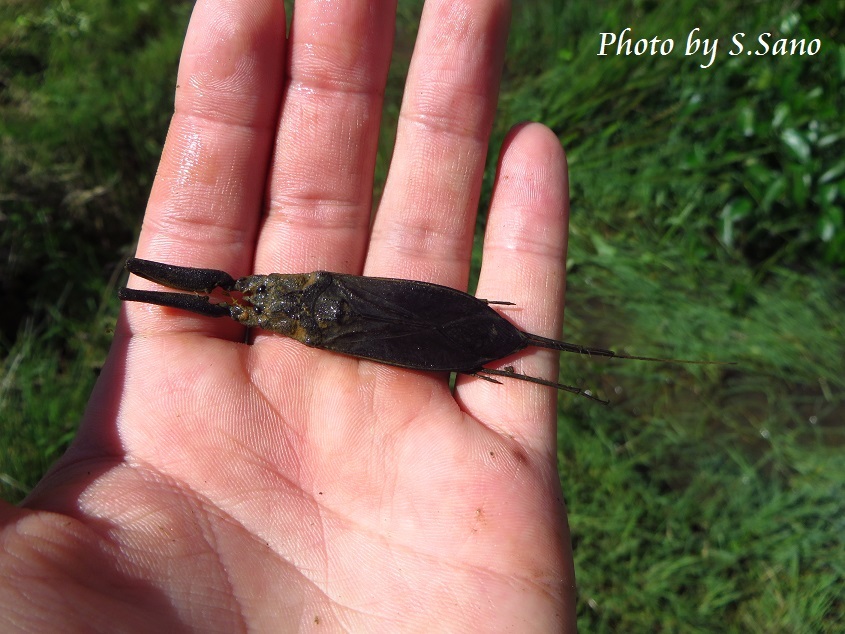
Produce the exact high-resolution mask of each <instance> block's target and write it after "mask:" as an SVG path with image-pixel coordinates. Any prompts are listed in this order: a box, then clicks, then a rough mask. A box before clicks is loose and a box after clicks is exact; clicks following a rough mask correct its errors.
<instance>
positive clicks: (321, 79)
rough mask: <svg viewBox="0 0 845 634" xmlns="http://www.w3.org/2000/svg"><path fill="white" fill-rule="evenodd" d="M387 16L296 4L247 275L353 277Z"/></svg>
mask: <svg viewBox="0 0 845 634" xmlns="http://www.w3.org/2000/svg"><path fill="white" fill-rule="evenodd" d="M395 10H396V7H395V2H394V0H378V1H377V2H370V1H368V0H339V1H338V2H331V3H326V2H319V1H315V0H310V1H302V2H297V4H296V13H295V17H294V20H293V25H292V32H291V36H290V46H289V53H290V65H289V68H290V70H289V75H290V76H289V78H288V85H287V88H286V90H285V94H284V106H283V109H282V115H281V119H280V121H279V128H278V138H277V142H276V149H275V153H274V159H273V167H272V174H271V179H270V185H269V190H268V192H269V193H268V209H267V217H266V219H265V221H264V225H263V227H262V229H261V234H260V237H259V242H258V251H257V254H256V270H258V271H261V272H270V271H285V272H306V271H312V270H315V269H329V270H334V271H344V272H354V273H359V272H360V271H361V267H362V263H363V257H364V250H365V248H366V243H367V236H368V232H369V223H370V213H371V207H372V186H373V170H374V166H375V157H376V149H377V143H378V130H379V123H380V119H381V106H382V100H383V95H384V87H385V83H386V81H387V70H388V67H389V65H390V53H391V49H392V46H393V27H394V15H395Z"/></svg>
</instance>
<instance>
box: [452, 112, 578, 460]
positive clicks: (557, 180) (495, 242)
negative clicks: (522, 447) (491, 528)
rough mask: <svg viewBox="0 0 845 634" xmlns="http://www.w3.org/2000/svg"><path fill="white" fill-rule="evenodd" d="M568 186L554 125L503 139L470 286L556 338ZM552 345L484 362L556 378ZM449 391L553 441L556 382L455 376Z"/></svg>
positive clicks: (488, 417)
mask: <svg viewBox="0 0 845 634" xmlns="http://www.w3.org/2000/svg"><path fill="white" fill-rule="evenodd" d="M568 216H569V193H568V181H567V171H566V157H565V156H564V153H563V149H562V148H561V146H560V142H559V141H558V139H557V137H555V135H554V133H552V132H551V130H549V129H548V128H546V127H544V126H541V125H539V124H526V125H523V126H520V127H518V128H516V129H515V130H513V131H511V133H510V135H509V136H508V138H507V139H506V140H505V144H504V146H503V150H502V155H501V158H500V162H499V169H498V173H497V176H496V184H495V186H494V191H493V199H492V201H491V205H490V215H489V217H488V219H487V231H486V233H485V236H484V259H483V263H482V266H481V276H480V278H479V282H478V290H477V291H476V294H477V295H478V296H479V297H483V298H486V299H491V300H504V301H509V302H514V304H515V306H513V307H503V308H502V309H501V311H500V312H502V314H504V315H505V316H506V318H507V319H509V320H510V321H512V322H513V323H514V324H516V325H517V326H518V327H519V328H521V329H522V330H525V331H527V332H532V333H536V334H539V335H543V336H546V337H554V338H559V337H560V332H561V325H562V323H563V298H564V289H565V283H566V273H565V271H566V269H565V258H566V242H567V222H568ZM558 356H559V355H558V353H557V352H554V351H551V350H537V349H534V348H529V349H528V350H527V351H526V352H525V353H522V354H521V355H519V358H517V359H505V360H503V361H502V362H500V363H491V364H488V365H490V366H491V367H501V366H504V365H507V364H512V365H514V366H515V370H516V372H518V373H520V374H528V375H531V376H537V377H541V378H543V379H548V380H556V379H557V371H558ZM457 395H458V397H459V399H460V400H461V401H462V403H463V405H464V407H466V409H467V411H468V412H469V413H471V414H472V415H474V416H475V417H477V418H478V419H479V420H482V421H485V422H489V424H491V425H494V426H496V427H497V428H498V429H499V430H500V431H501V432H502V433H504V434H509V435H512V436H513V437H515V438H518V439H520V440H523V441H524V442H525V443H527V444H529V445H532V446H534V447H535V448H537V449H538V450H545V451H549V450H551V451H553V450H554V446H555V441H556V440H555V436H556V434H555V424H556V417H555V412H556V407H555V405H556V403H557V396H558V395H557V392H556V390H554V389H552V388H549V387H545V386H542V385H535V384H532V383H526V382H524V381H517V380H513V379H507V378H505V379H502V384H501V385H497V384H494V383H489V382H487V381H480V380H477V379H471V378H463V379H461V380H460V381H459V383H458V390H457Z"/></svg>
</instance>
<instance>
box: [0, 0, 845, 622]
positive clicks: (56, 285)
mask: <svg viewBox="0 0 845 634" xmlns="http://www.w3.org/2000/svg"><path fill="white" fill-rule="evenodd" d="M420 4H421V3H420V2H419V1H418V0H414V1H410V0H403V2H402V3H401V6H400V7H399V24H398V26H397V41H396V46H395V53H396V54H395V60H394V63H393V66H392V68H391V79H390V83H389V86H388V90H387V104H386V108H385V115H384V120H385V127H386V130H385V133H384V135H383V138H382V140H381V148H382V150H383V151H382V154H381V157H380V159H379V163H378V175H377V176H378V183H379V184H378V185H377V187H380V184H381V183H383V180H384V175H385V172H386V168H387V165H388V161H389V158H390V148H391V145H392V141H393V130H392V126H393V125H394V124H395V121H396V118H397V114H398V107H399V99H400V97H401V91H402V86H403V79H404V73H405V71H406V69H407V63H408V59H409V56H410V53H411V50H412V47H413V39H414V36H415V32H416V20H417V18H418V15H419V11H420ZM516 4H517V6H515V7H514V23H513V29H512V32H511V38H510V41H509V51H508V57H507V61H506V69H505V79H504V82H503V85H502V94H501V101H500V113H499V117H498V119H497V123H496V128H495V131H494V139H493V143H492V144H491V165H492V164H494V159H495V155H496V153H497V152H498V147H499V143H500V142H501V139H502V138H503V136H504V134H505V132H506V131H507V129H508V128H509V127H510V126H511V125H513V124H514V123H517V122H519V121H523V120H526V119H533V120H537V121H542V122H544V123H546V124H548V125H550V126H551V127H552V128H553V129H554V130H555V131H556V132H557V133H558V134H559V136H560V138H561V140H562V141H563V143H564V145H565V147H566V149H567V152H568V157H569V161H570V170H571V188H572V229H571V240H570V253H569V258H568V262H567V269H568V274H569V277H568V294H567V300H568V301H567V304H568V309H567V320H566V333H565V334H566V338H567V339H568V340H570V341H577V342H580V343H585V344H589V345H596V346H602V347H611V348H615V349H619V350H624V351H625V352H628V353H629V354H644V355H667V356H676V357H683V358H693V359H696V358H701V359H730V360H736V361H738V362H739V365H738V366H735V367H730V368H725V367H718V366H705V367H699V366H688V367H687V366H684V367H679V366H669V365H663V364H649V365H647V366H645V365H643V364H639V363H634V362H630V363H628V362H623V361H615V362H614V361H608V362H600V361H595V360H585V359H580V358H564V359H563V369H562V373H561V376H562V380H564V381H565V382H567V383H569V384H572V385H580V386H589V387H593V388H596V390H597V391H598V392H600V393H601V394H603V395H605V396H607V397H608V398H610V399H611V400H612V401H613V405H612V406H610V407H601V406H597V405H596V404H595V403H591V402H588V401H586V400H585V399H576V398H572V397H570V396H568V395H563V396H562V397H561V399H560V440H559V459H560V471H561V479H562V482H563V486H564V491H565V494H566V498H567V503H568V506H569V510H570V523H571V526H572V533H573V540H574V549H575V559H576V569H577V576H578V585H579V602H578V617H579V625H580V627H581V629H582V630H583V631H589V632H618V631H625V632H655V631H672V632H712V631H728V632H730V631H742V632H839V631H843V630H845V606H843V593H842V588H843V587H845V543H843V542H845V466H843V463H844V462H845V461H843V459H842V455H843V440H845V434H843V429H845V428H843V413H845V407H844V405H845V378H843V377H845V334H843V325H842V323H843V317H842V316H843V314H845V214H844V213H843V208H845V203H843V200H844V199H845V182H843V175H845V152H843V149H844V148H843V146H845V138H843V137H845V129H843V115H842V113H843V112H845V88H844V87H843V86H845V45H844V44H843V41H845V38H843V22H845V2H843V0H821V1H818V2H799V1H795V0H793V1H789V2H787V1H780V2H777V1H776V2H766V3H756V4H749V3H739V2H730V1H728V0H718V1H716V2H712V3H708V6H702V5H701V4H700V3H698V2H692V1H691V0H680V1H679V2H676V3H657V2H647V1H634V0H629V1H625V2H612V3H611V2H596V1H595V0H591V1H587V0H573V1H572V2H568V3H564V2H562V1H561V0H545V1H542V0H522V2H520V3H516ZM191 6H192V3H190V2H174V1H173V0H167V1H165V0H145V1H144V2H138V3H115V2H107V1H105V0H75V1H74V2H70V1H47V0H27V1H25V2H24V1H21V0H10V1H8V2H6V3H3V4H2V5H0V267H2V269H0V293H1V294H2V303H3V311H2V313H0V351H2V352H0V354H2V359H1V360H0V363H2V374H1V375H0V489H2V495H3V497H4V498H5V499H8V500H11V501H18V500H20V499H21V498H22V497H23V496H24V495H25V494H26V492H27V491H28V490H29V488H30V487H31V486H32V485H33V484H35V482H36V481H37V480H38V479H39V477H40V476H41V474H42V473H43V471H44V470H45V469H46V468H47V467H48V466H49V465H50V463H51V462H52V461H53V460H55V458H56V457H57V456H58V455H59V454H60V453H61V452H62V451H63V450H64V448H65V447H66V445H67V443H68V442H69V440H70V438H72V436H73V434H74V431H75V428H76V425H77V421H78V420H79V418H80V416H81V414H82V411H83V408H84V406H85V402H86V400H87V398H88V394H89V393H90V390H91V387H92V385H93V383H94V381H95V379H96V374H97V372H98V369H99V367H100V365H101V364H102V361H103V359H104V357H105V354H106V351H107V348H108V345H109V340H110V337H111V330H112V328H113V325H114V321H115V318H116V314H117V310H118V305H117V299H116V295H115V289H116V286H117V285H118V283H119V282H120V277H121V266H122V263H123V260H124V259H125V258H126V257H127V256H128V255H130V254H131V253H132V252H133V251H134V239H135V236H136V233H137V230H138V228H139V227H140V219H141V214H142V213H143V210H144V207H145V204H146V197H147V195H148V192H149V188H150V185H151V182H152V178H153V176H154V174H155V169H156V165H157V161H158V158H159V154H160V152H161V145H162V142H163V140H164V136H165V131H166V127H167V124H168V120H169V117H170V113H171V111H172V106H173V86H174V83H175V81H174V80H175V71H176V65H177V61H178V55H179V50H180V47H181V43H182V38H183V36H184V30H185V27H186V24H187V20H188V17H189V13H190V9H191ZM626 27H632V29H633V32H632V37H633V39H634V40H636V39H639V38H645V39H651V38H652V37H655V36H657V37H660V38H662V39H666V38H670V37H671V38H673V39H674V40H675V50H674V51H673V52H672V53H671V54H670V55H668V56H666V57H663V56H641V57H633V56H632V57H624V56H607V57H599V56H597V52H598V45H599V33H601V32H614V33H620V32H621V31H622V30H623V29H624V28H626ZM695 27H699V28H700V29H701V30H700V32H699V37H709V38H714V37H718V38H719V40H720V49H719V51H718V54H717V57H716V60H715V63H714V64H713V65H712V66H711V67H710V68H708V69H701V68H700V67H699V64H701V63H703V58H701V57H693V58H687V57H684V55H683V48H684V44H685V40H686V35H687V33H688V32H689V31H690V30H691V29H693V28H695ZM737 32H745V33H746V34H747V37H746V40H745V42H746V44H747V45H754V40H755V38H756V36H757V34H759V33H763V32H771V33H773V36H772V38H771V40H770V43H774V41H775V40H776V39H778V38H780V37H785V38H790V39H792V38H795V39H801V38H804V39H806V40H807V41H809V40H811V39H813V38H819V39H820V40H821V43H822V46H821V51H820V52H819V53H818V54H817V55H815V56H803V57H802V56H773V55H768V56H750V57H749V56H746V55H740V56H736V57H730V56H728V55H727V51H728V48H729V44H730V37H731V35H733V34H734V33H737ZM492 179H493V174H492V171H491V170H488V173H487V176H486V182H485V188H484V194H483V196H484V200H483V201H482V207H486V204H487V201H489V195H490V185H491V184H492ZM483 223H484V217H483V214H482V216H481V218H480V219H479V225H480V226H479V228H480V229H481V228H482V227H483ZM479 244H480V243H479ZM476 258H477V262H478V261H480V250H479V249H477V250H476ZM477 262H476V264H477Z"/></svg>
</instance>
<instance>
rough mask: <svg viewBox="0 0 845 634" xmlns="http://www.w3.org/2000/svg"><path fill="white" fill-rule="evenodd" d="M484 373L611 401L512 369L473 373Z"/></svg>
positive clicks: (482, 369) (486, 369) (605, 402)
mask: <svg viewBox="0 0 845 634" xmlns="http://www.w3.org/2000/svg"><path fill="white" fill-rule="evenodd" d="M508 367H509V368H510V366H508ZM482 373H484V374H492V375H494V376H504V377H509V378H511V379H519V380H520V381H528V382H530V383H537V384H538V385H546V386H548V387H553V388H555V389H557V390H563V391H564V392H569V393H571V394H578V395H579V396H583V397H584V398H588V399H590V400H591V401H597V402H599V403H603V404H604V405H607V404H608V402H609V401H606V400H604V399H602V398H599V397H597V396H593V395H592V394H590V393H589V392H587V391H586V390H582V389H581V388H579V387H572V386H571V385H564V384H563V383H556V382H554V381H546V380H545V379H540V378H537V377H536V376H528V375H527V374H518V373H516V372H514V371H513V370H512V369H506V370H494V369H492V368H479V369H478V370H476V371H475V372H473V373H472V374H473V375H475V376H478V377H480V378H482V379H483V378H485V377H484V376H481V375H482ZM488 380H489V379H488Z"/></svg>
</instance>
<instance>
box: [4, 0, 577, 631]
mask: <svg viewBox="0 0 845 634" xmlns="http://www.w3.org/2000/svg"><path fill="white" fill-rule="evenodd" d="M283 11H284V9H283V5H282V3H281V2H278V1H277V0H241V1H238V2H234V1H231V0H230V1H228V2H226V1H224V0H200V2H198V4H197V7H196V8H195V12H194V15H193V17H192V20H191V26H190V28H189V31H188V34H187V37H186V41H185V47H184V50H183V55H182V63H181V66H180V71H179V80H178V88H177V97H176V113H175V115H174V117H173V121H172V124H171V128H170V132H169V134H168V138H167V143H166V146H165V150H164V154H163V157H162V161H161V166H160V168H159V172H158V175H157V177H156V182H155V185H154V187H153V191H152V194H151V197H150V203H149V206H148V209H147V213H146V217H145V221H144V227H143V230H142V233H141V237H140V242H139V246H138V253H137V254H138V257H142V258H147V259H152V260H157V261H161V262H168V263H171V264H178V265H184V266H194V267H205V268H215V269H223V270H225V271H227V272H228V273H231V274H232V275H234V276H235V277H238V276H241V275H247V274H251V273H269V272H307V271H311V270H316V269H325V270H333V271H341V272H347V273H356V274H366V275H376V276H387V277H401V278H409V279H420V280H427V281H433V282H437V283H440V284H446V285H450V286H454V287H456V288H461V289H464V288H466V285H467V278H468V274H469V262H470V253H471V247H472V235H473V230H474V226H475V212H476V209H477V204H478V197H479V191H480V187H481V177H482V172H483V168H484V161H485V158H486V152H487V144H488V138H489V132H490V127H491V122H492V117H493V113H494V110H495V100H496V93H497V89H498V81H499V76H500V73H501V66H502V58H503V55H504V49H505V41H506V33H507V23H508V11H509V8H508V6H507V3H505V2H504V1H500V2H490V1H489V0H465V1H464V2H452V1H447V0H431V1H430V2H429V3H428V5H427V6H426V9H425V11H424V15H423V18H422V22H421V26H420V31H419V37H418V41H417V45H416V48H415V51H414V56H413V61H412V65H411V69H410V73H409V78H408V83H407V87H406V91H405V98H404V102H403V105H402V111H401V117H400V123H399V129H398V134H397V139H396V147H395V152H394V156H393V160H392V163H391V168H390V174H389V177H388V180H387V183H386V184H385V188H384V194H383V196H382V199H381V202H380V204H379V208H378V213H377V215H376V217H375V220H374V223H373V225H372V227H370V210H371V198H372V174H373V166H374V162H375V153H376V142H377V136H378V128H379V123H380V112H381V105H382V94H383V90H384V85H385V79H386V75H387V68H388V63H389V57H390V53H391V47H392V33H393V21H394V17H393V16H394V12H395V7H394V4H393V3H391V2H388V1H385V0H380V1H378V2H376V1H372V2H367V1H363V0H343V1H339V2H335V3H325V2H316V1H314V0H303V1H302V2H299V3H298V4H297V7H296V18H295V21H294V26H293V31H292V33H291V36H290V38H289V39H288V40H287V41H285V38H284V36H283V34H284V29H285V18H284V13H283ZM567 207H568V201H567V185H566V167H565V160H564V156H563V152H562V150H561V149H560V146H559V143H558V141H557V139H556V138H555V137H554V135H553V134H552V133H551V132H550V131H548V130H547V129H546V128H543V127H542V126H539V125H536V124H531V125H526V126H521V127H519V128H517V129H516V130H514V131H513V132H512V133H511V134H510V135H509V137H508V139H507V140H506V142H505V146H504V148H503V151H502V158H501V161H500V166H499V172H498V175H497V180H496V185H495V189H494V195H493V201H492V204H491V208H490V212H489V218H488V222H487V233H486V235H485V240H484V263H483V267H482V270H481V277H480V281H479V286H478V291H477V293H478V295H479V296H480V297H485V298H489V299H497V300H508V301H512V302H515V303H516V304H517V306H518V307H520V310H512V311H508V318H510V319H512V320H513V321H514V322H515V323H517V325H518V326H520V328H522V329H524V330H527V331H529V332H535V333H538V334H541V335H546V336H550V337H554V336H557V335H558V334H559V331H560V328H561V319H562V314H563V289H564V270H563V261H564V252H565V247H566V221H567ZM130 284H132V285H133V286H136V287H140V286H141V285H146V284H148V283H147V282H143V281H139V280H136V279H134V278H133V280H132V281H131V282H130ZM144 287H145V288H146V287H149V288H154V286H153V285H149V286H144ZM243 339H244V332H243V329H242V328H240V327H239V326H238V325H237V324H236V323H235V322H231V321H229V320H214V319H208V318H204V317H200V316H196V315H192V314H189V313H185V312H181V311H175V310H169V309H162V308H160V307H156V306H149V305H141V304H132V305H127V306H125V307H124V308H123V313H122V315H121V319H120V321H119V323H118V326H117V329H116V332H115V340H114V344H113V346H112V350H111V352H110V355H109V359H108V361H107V363H106V365H105V367H104V368H103V371H102V374H101V377H100V380H99V382H98V384H97V387H96V389H95V392H94V394H93V396H92V399H91V402H90V404H89V407H88V411H87V412H86V416H85V419H84V421H83V424H82V427H81V429H80V432H79V435H78V437H77V439H76V441H75V442H74V444H73V446H72V447H71V449H70V450H69V451H68V453H67V454H66V455H65V456H64V457H63V458H62V460H61V461H60V462H59V464H58V465H57V466H56V467H55V468H54V469H53V470H52V471H51V472H50V474H48V476H47V477H46V478H45V479H44V480H43V481H42V482H41V484H39V486H38V487H37V488H36V490H35V491H34V492H33V493H32V495H31V496H30V497H29V498H28V499H27V501H26V502H25V504H24V506H23V508H20V509H17V508H14V507H9V506H4V507H3V509H2V510H3V522H4V528H5V530H4V537H3V548H2V550H0V561H2V567H3V573H4V574H3V581H2V592H0V605H2V608H3V609H2V610H0V613H2V614H3V616H2V617H0V620H6V621H7V622H8V623H9V624H10V625H15V626H17V627H29V628H32V629H37V628H41V629H56V628H58V629H61V630H63V631H71V630H74V629H80V630H102V629H110V628H111V627H112V626H113V625H114V624H115V623H120V624H121V626H122V628H123V629H126V630H133V629H143V630H153V629H156V630H158V631H173V630H175V629H182V628H184V629H197V630H201V631H215V630H219V631H225V632H232V631H240V630H252V631H288V630H295V629H307V628H309V627H311V626H316V625H319V626H320V627H321V628H327V630H326V631H329V630H345V631H350V630H351V631H461V630H473V631H497V630H508V631H530V630H537V631H557V630H560V629H565V628H569V629H573V630H574V607H573V606H574V577H573V572H572V563H571V552H570V547H569V535H568V529H567V526H566V519H565V512H564V508H563V503H562V499H561V493H560V486H559V481H558V475H557V469H556V414H555V410H556V408H555V404H556V398H557V394H556V392H555V390H553V389H550V388H546V387H542V386H538V385H533V384H530V383H524V382H521V381H504V382H503V383H502V384H501V385H496V384H491V383H489V382H486V381H482V380H478V379H475V378H470V377H458V380H457V385H456V387H455V391H454V393H452V392H450V390H449V386H448V382H447V380H446V378H445V377H443V376H436V375H431V374H427V373H423V372H416V371H410V370H405V369H399V368H394V367H389V366H385V365H381V364H377V363H373V362H369V361H362V360H358V359H353V358H348V357H345V356H341V355H336V354H332V353H329V352H325V351H321V350H314V349H311V348H307V347H305V346H303V345H301V344H299V343H297V342H295V341H292V340H290V339H286V338H284V337H280V336H278V335H273V334H269V333H264V332H260V331H258V332H254V333H252V341H251V345H247V344H244V343H242V341H243ZM519 357H520V358H519V359H518V360H516V361H514V360H510V361H503V362H502V365H505V364H506V363H515V364H517V365H518V371H520V372H522V373H525V374H530V375H533V376H540V377H544V378H548V379H554V378H555V377H556V376H557V372H556V368H557V354H556V353H554V352H551V351H531V352H530V353H527V354H521V355H519Z"/></svg>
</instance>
